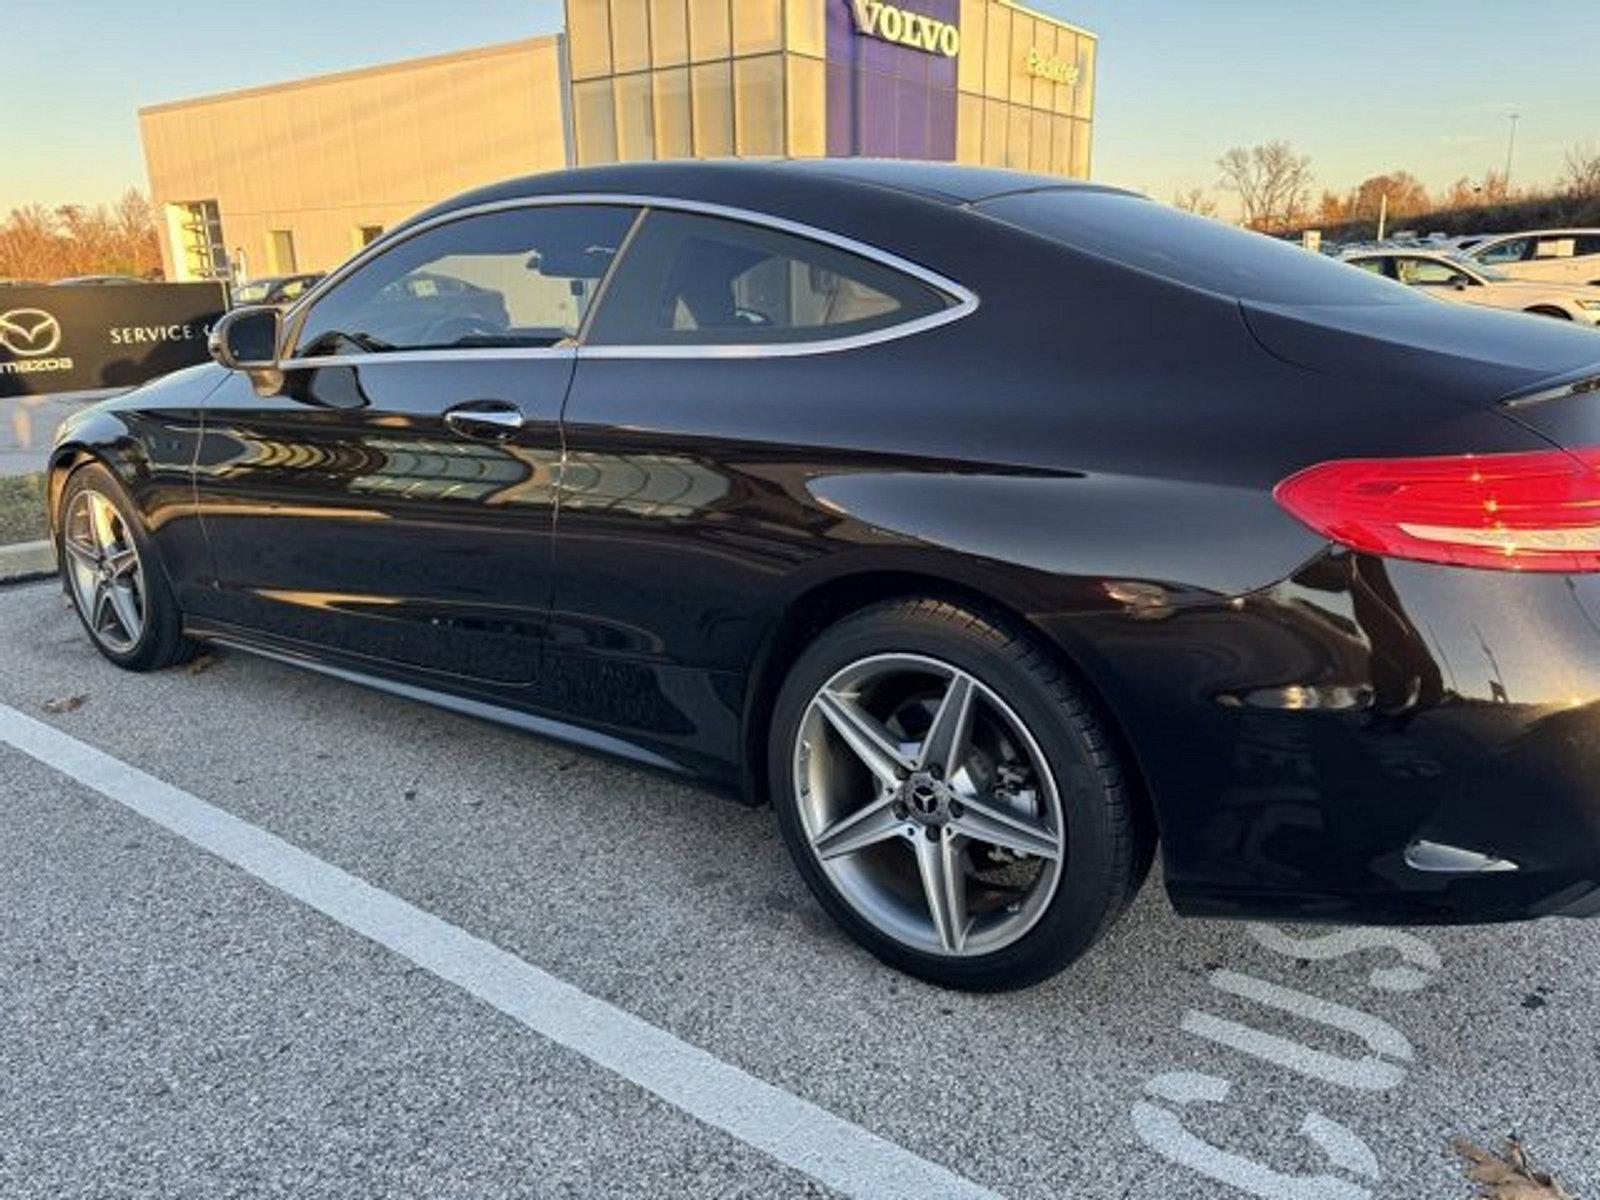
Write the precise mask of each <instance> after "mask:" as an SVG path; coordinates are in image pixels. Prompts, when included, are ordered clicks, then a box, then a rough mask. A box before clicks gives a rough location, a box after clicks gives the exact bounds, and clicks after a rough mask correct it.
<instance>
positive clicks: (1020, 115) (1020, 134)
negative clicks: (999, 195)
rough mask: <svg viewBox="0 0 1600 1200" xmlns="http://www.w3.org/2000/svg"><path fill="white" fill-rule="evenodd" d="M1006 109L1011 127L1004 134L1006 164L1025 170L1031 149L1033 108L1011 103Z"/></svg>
mask: <svg viewBox="0 0 1600 1200" xmlns="http://www.w3.org/2000/svg"><path fill="white" fill-rule="evenodd" d="M1008 111H1009V112H1010V114H1011V128H1010V131H1009V132H1008V133H1007V135H1006V166H1008V167H1012V168H1015V169H1016V170H1018V171H1026V170H1027V169H1028V155H1029V153H1030V151H1031V149H1032V147H1031V145H1030V143H1031V141H1032V138H1033V110H1032V109H1031V108H1023V107H1022V106H1021V105H1020V104H1013V105H1011V107H1010V109H1009V110H1008Z"/></svg>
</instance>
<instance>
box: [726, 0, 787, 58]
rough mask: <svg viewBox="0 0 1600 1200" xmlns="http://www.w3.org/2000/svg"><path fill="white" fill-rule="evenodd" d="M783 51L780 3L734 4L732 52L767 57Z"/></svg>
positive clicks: (739, 0) (746, 0) (744, 0)
mask: <svg viewBox="0 0 1600 1200" xmlns="http://www.w3.org/2000/svg"><path fill="white" fill-rule="evenodd" d="M782 49H783V0H734V5H733V52H734V53H735V54H770V53H772V52H774V51H777V50H782Z"/></svg>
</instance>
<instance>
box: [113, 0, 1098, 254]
mask: <svg viewBox="0 0 1600 1200" xmlns="http://www.w3.org/2000/svg"><path fill="white" fill-rule="evenodd" d="M1095 57H1096V40H1095V37H1094V35H1093V34H1092V33H1089V32H1087V31H1085V30H1082V29H1079V28H1076V27H1075V26H1072V25H1068V24H1066V23H1064V22H1062V21H1059V20H1056V19H1055V18H1053V17H1047V16H1045V15H1043V14H1041V13H1037V12H1034V11H1031V10H1029V9H1027V8H1024V7H1022V6H1021V5H1019V4H1014V3H1011V2H1010V0H893V2H890V0H567V3H566V28H565V30H564V31H562V32H557V33H552V34H549V35H546V36H543V37H534V38H530V39H527V40H525V41H518V42H510V43H507V44H503V45H495V46H486V47H483V48H481V49H475V50H467V51H463V52H460V53H455V54H444V55H439V56H436V57H431V58H421V59H413V60H410V61H406V62H397V63H391V64H387V65H384V66H378V67H371V68H367V69H363V70H355V71H344V72H340V73H338V74H333V75H321V76H316V77H314V78H309V79H299V80H295V81H292V82H289V83H282V84H274V85H270V86H266V87H254V88H247V89H244V90H242V91H235V92H227V93H224V94H220V95H212V96H201V97H197V98H194V99H190V100H179V101H175V102H173V103H170V104H158V105H153V106H151V107H149V108H145V109H142V110H140V113H139V123H140V131H141V136H142V138H143V141H144V152H145V160H146V164H147V167H148V169H149V173H150V190H151V195H152V198H153V200H154V202H155V204H156V206H157V210H158V211H159V212H160V213H162V214H164V217H165V237H164V239H163V242H164V245H163V255H164V258H165V265H166V272H167V278H168V279H178V280H184V279H205V278H214V277H218V276H222V275H224V274H226V272H227V271H228V270H229V267H230V263H231V264H233V265H234V266H236V267H237V268H238V269H239V270H240V272H241V274H244V275H247V276H250V277H259V276H262V275H283V274H293V273H296V272H305V271H321V270H327V269H328V268H330V267H332V266H333V265H335V264H336V263H338V262H339V261H341V260H342V259H344V258H346V257H348V256H349V255H350V254H351V253H352V252H353V251H355V250H357V249H359V248H360V247H361V246H363V245H364V244H366V243H367V242H369V241H371V240H372V239H373V238H375V237H377V236H378V234H380V233H381V232H382V231H383V230H384V229H385V228H386V227H388V226H390V225H392V224H394V223H395V222H397V221H400V220H402V219H404V218H405V217H407V216H409V215H410V214H412V213H414V212H416V211H417V210H419V209H421V208H424V207H426V206H427V205H429V204H432V203H433V202H435V201H437V200H439V199H442V198H444V197H446V196H449V195H452V194H454V193H457V192H460V191H463V190H465V189H467V188H471V187H474V186H477V185H479V184H483V183H487V182H490V181H493V180H497V179H504V178H507V177H510V176H516V175H526V174H529V173H532V172H536V171H545V170H552V169H556V168H559V167H563V166H568V165H588V164H591V163H607V162H617V161H638V160H642V159H666V158H691V157H693V158H722V157H727V156H730V155H737V156H774V155H776V156H790V157H811V156H819V155H869V156H876V157H888V158H928V159H941V160H946V161H954V162H962V163H982V164H990V165H995V166H1007V167H1016V168H1019V169H1024V170H1030V171H1040V172H1047V173H1051V174H1056V175H1063V176H1071V177H1076V178H1086V177H1087V176H1088V174H1089V166H1090V156H1091V145H1092V135H1093V119H1094V79H1095Z"/></svg>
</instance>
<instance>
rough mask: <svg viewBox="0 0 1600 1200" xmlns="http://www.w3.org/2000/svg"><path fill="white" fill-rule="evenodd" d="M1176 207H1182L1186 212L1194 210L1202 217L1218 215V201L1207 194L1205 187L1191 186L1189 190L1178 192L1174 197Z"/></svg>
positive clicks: (1173, 202)
mask: <svg viewBox="0 0 1600 1200" xmlns="http://www.w3.org/2000/svg"><path fill="white" fill-rule="evenodd" d="M1172 204H1173V207H1174V208H1181V209H1183V211H1184V212H1192V213H1194V214H1195V215H1196V216H1200V217H1214V216H1216V215H1217V202H1216V201H1215V200H1213V199H1212V198H1211V197H1210V196H1208V195H1206V191H1205V189H1204V188H1197V187H1194V188H1190V189H1189V190H1188V191H1187V192H1182V191H1180V192H1178V193H1177V194H1176V195H1175V196H1173V198H1172Z"/></svg>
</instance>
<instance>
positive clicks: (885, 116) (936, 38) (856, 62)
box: [828, 0, 961, 161]
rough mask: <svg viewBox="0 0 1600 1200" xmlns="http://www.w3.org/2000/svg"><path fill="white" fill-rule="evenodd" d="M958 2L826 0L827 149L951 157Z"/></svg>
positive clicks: (888, 155)
mask: <svg viewBox="0 0 1600 1200" xmlns="http://www.w3.org/2000/svg"><path fill="white" fill-rule="evenodd" d="M960 21H961V0H895V2H893V3H889V2H885V0H830V2H829V5H828V153H829V154H830V155H866V156H868V157H873V158H930V159H938V160H944V161H951V160H953V159H954V158H955V156H956V51H957V49H958V48H959V45H960Z"/></svg>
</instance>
